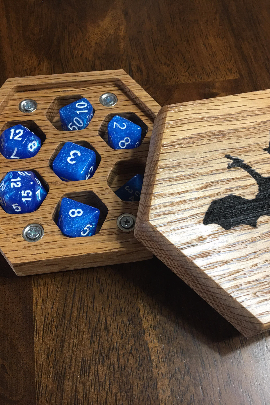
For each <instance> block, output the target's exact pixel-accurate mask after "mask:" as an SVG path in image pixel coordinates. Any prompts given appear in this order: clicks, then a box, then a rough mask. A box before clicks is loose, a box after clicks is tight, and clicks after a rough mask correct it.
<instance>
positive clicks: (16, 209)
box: [12, 204, 22, 212]
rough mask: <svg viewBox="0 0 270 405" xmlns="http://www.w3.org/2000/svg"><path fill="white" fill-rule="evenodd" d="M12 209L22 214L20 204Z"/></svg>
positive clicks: (14, 205)
mask: <svg viewBox="0 0 270 405" xmlns="http://www.w3.org/2000/svg"><path fill="white" fill-rule="evenodd" d="M12 207H13V208H14V211H16V212H20V211H21V210H22V209H21V207H20V206H19V205H18V204H13V205H12Z"/></svg>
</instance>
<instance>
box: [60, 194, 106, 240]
mask: <svg viewBox="0 0 270 405" xmlns="http://www.w3.org/2000/svg"><path fill="white" fill-rule="evenodd" d="M99 215H100V211H99V209H97V208H94V207H91V206H90V205H86V204H83V203H80V202H78V201H74V200H71V199H70V198H66V197H64V198H63V199H62V201H61V205H60V210H59V217H58V222H57V225H58V226H59V228H60V229H61V231H62V233H63V234H64V235H65V236H69V237H70V238H76V237H84V236H92V235H94V234H95V233H96V229H97V224H98V219H99Z"/></svg>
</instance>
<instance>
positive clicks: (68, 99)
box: [46, 94, 95, 131]
mask: <svg viewBox="0 0 270 405" xmlns="http://www.w3.org/2000/svg"><path fill="white" fill-rule="evenodd" d="M83 97H84V96H82V95H80V94H72V95H67V96H59V97H56V98H55V99H54V100H53V102H52V103H51V105H50V106H49V108H48V110H47V112H46V118H47V119H48V120H49V121H50V122H51V123H52V125H53V126H54V127H55V128H56V129H57V130H58V131H63V128H62V124H61V120H60V114H59V110H60V108H62V107H65V106H66V105H68V104H71V103H73V102H74V101H78V100H80V99H81V98H83ZM89 101H90V100H89ZM90 103H91V101H90ZM91 104H92V103H91ZM94 114H95V109H94ZM89 125H90V124H89ZM79 131H80V130H79ZM81 131H83V129H82V130H81Z"/></svg>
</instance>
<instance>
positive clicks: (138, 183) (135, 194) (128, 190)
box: [115, 174, 143, 201]
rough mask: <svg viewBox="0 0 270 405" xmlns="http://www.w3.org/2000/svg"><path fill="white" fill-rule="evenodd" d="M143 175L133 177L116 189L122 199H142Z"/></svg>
mask: <svg viewBox="0 0 270 405" xmlns="http://www.w3.org/2000/svg"><path fill="white" fill-rule="evenodd" d="M142 185H143V177H142V176H141V175H140V174H136V176H134V177H132V179H130V180H129V181H128V182H127V183H125V184H124V185H123V186H122V187H120V188H119V189H118V190H116V191H115V194H116V195H117V196H118V197H119V198H121V200H122V201H140V196H141V191H142Z"/></svg>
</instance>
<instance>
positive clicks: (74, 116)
mask: <svg viewBox="0 0 270 405" xmlns="http://www.w3.org/2000/svg"><path fill="white" fill-rule="evenodd" d="M59 114H60V120H61V124H62V128H63V130H64V131H78V130H80V129H84V128H86V127H87V126H88V125H89V122H90V121H91V119H92V118H93V116H94V108H93V106H92V104H91V103H90V102H89V101H88V100H87V98H81V99H80V100H77V101H74V102H73V103H70V104H68V105H66V106H64V107H62V108H60V110H59Z"/></svg>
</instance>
